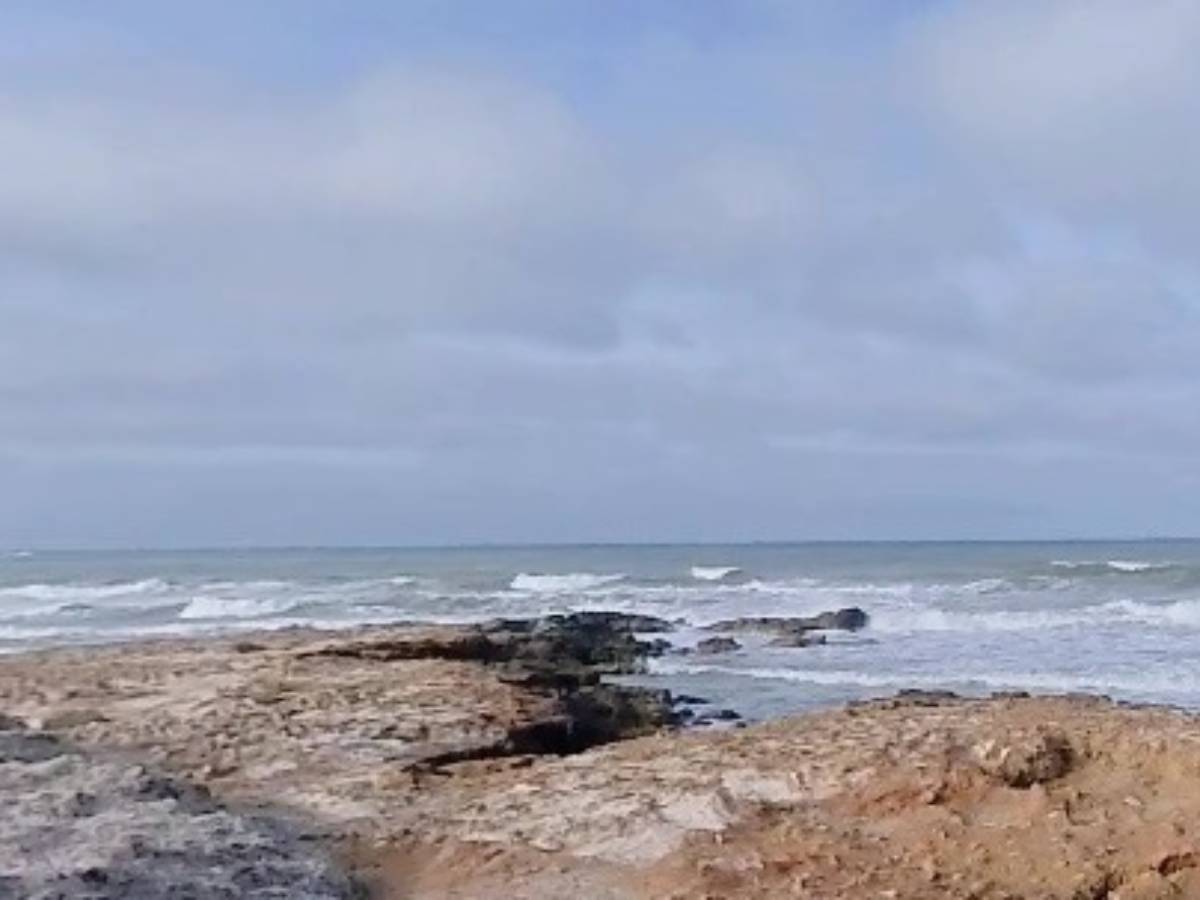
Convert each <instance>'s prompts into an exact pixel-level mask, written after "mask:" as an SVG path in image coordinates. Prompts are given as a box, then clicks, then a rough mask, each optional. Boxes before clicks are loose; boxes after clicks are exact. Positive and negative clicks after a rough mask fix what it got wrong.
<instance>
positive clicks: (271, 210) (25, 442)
mask: <svg viewBox="0 0 1200 900" xmlns="http://www.w3.org/2000/svg"><path fill="white" fill-rule="evenodd" d="M871 7H872V4H870V3H862V4H847V5H845V6H844V7H839V10H841V11H840V12H839V11H834V10H826V11H825V12H824V13H822V14H821V15H817V14H816V13H812V14H806V15H804V16H801V17H800V18H799V19H797V18H795V17H794V16H793V15H792V14H791V13H790V12H789V9H788V8H787V6H786V5H784V6H782V7H781V6H779V5H772V4H763V5H761V6H755V7H754V10H753V13H754V15H752V16H749V19H748V21H747V22H743V23H740V24H741V25H742V27H741V28H735V27H733V24H734V23H724V24H723V25H722V27H721V28H701V27H700V26H699V24H698V23H696V22H691V23H689V27H688V28H683V27H678V28H675V29H673V28H672V24H673V23H671V22H670V21H669V17H668V20H666V21H664V20H661V19H660V18H659V17H652V19H653V21H650V22H646V23H640V24H639V25H638V27H636V28H633V27H631V29H630V31H629V33H625V32H622V31H620V30H619V29H618V30H617V31H616V32H605V33H603V34H602V35H599V36H597V37H596V38H595V39H594V40H591V41H582V42H581V43H580V42H579V41H578V39H577V37H576V38H573V39H572V41H570V42H566V41H564V44H565V45H566V46H567V48H568V49H566V50H562V51H561V53H562V55H555V53H552V52H551V50H550V49H548V48H558V47H560V44H558V43H555V40H554V39H553V37H554V36H548V35H540V36H537V37H534V38H531V40H533V41H535V42H537V43H538V46H539V48H540V49H541V50H542V52H543V54H544V55H545V56H546V57H547V58H546V59H543V58H542V57H541V56H538V55H537V54H533V55H532V60H533V61H530V58H531V55H530V54H529V53H520V52H519V50H521V49H528V48H517V47H516V46H515V45H514V44H513V43H512V41H513V38H512V37H511V36H509V37H507V38H505V39H503V40H501V41H499V42H497V43H492V44H488V45H487V46H486V47H485V48H483V49H480V47H478V46H475V45H468V44H456V45H455V46H454V47H453V48H449V49H448V48H447V47H435V48H433V49H431V50H430V51H429V52H426V53H416V52H404V53H395V54H394V57H395V58H384V59H373V60H372V62H371V64H370V65H366V66H362V67H358V68H355V69H354V70H353V71H349V72H339V73H338V74H336V75H329V74H325V75H322V76H314V77H312V78H311V79H307V80H303V81H301V80H299V79H291V80H289V79H277V80H272V79H271V78H268V77H267V75H270V74H272V72H273V70H272V66H278V65H282V64H283V63H284V62H286V63H288V64H289V65H290V64H291V63H292V62H294V61H293V60H291V59H290V58H289V59H287V60H284V61H282V62H281V61H279V60H271V59H265V58H264V59H263V60H261V61H260V62H259V63H258V64H259V65H261V66H262V67H263V68H264V70H265V71H253V72H247V71H240V70H239V71H232V72H223V73H222V74H220V75H218V74H217V71H218V69H219V67H218V66H217V64H216V63H215V62H214V61H213V60H211V59H206V58H201V59H200V60H199V63H197V61H196V60H192V61H191V63H190V64H184V63H181V62H179V63H173V62H171V61H170V60H168V59H167V57H166V54H165V52H161V51H160V52H157V53H156V52H155V51H154V50H153V49H151V50H150V51H149V54H150V56H151V57H153V60H152V63H151V64H148V66H147V67H146V70H145V71H143V72H141V73H138V72H137V69H136V67H129V66H124V67H123V66H120V65H116V66H114V65H112V64H111V60H108V61H105V60H106V58H105V56H104V52H101V51H100V50H96V51H95V54H96V58H97V59H99V60H101V61H102V62H105V64H103V65H99V64H97V67H96V74H95V77H94V78H82V79H70V80H67V79H58V78H54V77H51V76H50V75H49V74H47V72H46V71H44V70H43V69H42V68H40V67H39V65H37V64H36V61H31V60H29V59H19V60H17V61H16V62H13V61H11V60H8V61H3V60H0V64H3V65H5V66H7V67H8V68H7V69H6V71H10V72H11V71H17V72H19V73H23V77H21V78H13V79H7V80H6V84H7V86H6V87H5V88H4V89H0V318H2V320H3V325H4V327H3V328H0V461H3V466H0V489H2V490H4V491H5V493H6V495H8V496H9V497H10V498H11V502H10V503H9V506H8V509H7V511H5V512H3V513H0V543H2V542H12V543H37V542H43V543H47V542H48V543H71V542H82V543H91V542H109V543H131V542H133V543H141V542H147V541H150V542H165V543H220V542H222V541H223V540H225V539H229V540H234V539H236V540H251V541H253V540H262V541H269V542H278V541H283V542H320V541H331V542H353V541H368V542H385V543H386V542H389V541H431V540H468V539H501V540H502V539H513V540H517V539H523V538H528V539H546V538H557V539H561V538H580V539H597V538H608V539H621V538H660V539H661V538H688V537H705V538H720V537H739V536H740V537H772V536H775V537H779V536H784V537H786V536H885V535H898V536H929V535H930V534H949V535H951V536H953V535H955V534H959V533H963V534H968V533H969V534H974V535H978V534H986V533H1001V534H1025V533H1029V532H1030V531H1031V530H1041V531H1042V532H1046V531H1055V532H1058V533H1062V532H1071V531H1097V530H1098V531H1109V532H1125V531H1128V530H1129V529H1131V528H1134V527H1135V526H1136V527H1138V528H1141V527H1146V528H1158V527H1161V528H1162V529H1163V530H1171V528H1175V529H1179V528H1184V529H1192V530H1195V529H1197V528H1200V521H1193V520H1192V519H1191V518H1189V516H1190V515H1192V514H1191V513H1190V512H1187V511H1183V512H1179V511H1174V510H1172V511H1169V512H1168V511H1165V507H1164V502H1165V501H1164V499H1163V498H1166V497H1170V496H1172V492H1173V491H1178V490H1180V489H1182V488H1181V486H1186V485H1191V484H1192V483H1193V481H1194V478H1195V475H1196V473H1195V472H1194V471H1192V470H1191V468H1190V467H1189V463H1188V460H1189V458H1191V456H1192V455H1194V453H1195V452H1196V451H1197V450H1200V427H1198V426H1196V425H1195V424H1194V423H1193V422H1192V421H1191V419H1192V417H1189V416H1187V415H1186V413H1185V412H1184V411H1185V410H1187V409H1189V408H1190V407H1191V406H1193V405H1194V404H1195V401H1196V399H1197V398H1196V391H1197V387H1198V386H1200V382H1197V375H1198V374H1200V373H1198V372H1197V364H1196V362H1195V361H1194V352H1193V348H1194V347H1195V346H1196V344H1197V339H1200V330H1198V327H1197V319H1196V308H1197V306H1196V298H1197V293H1196V291H1197V285H1198V284H1200V280H1198V279H1197V274H1196V271H1195V267H1194V263H1193V262H1192V261H1191V260H1190V258H1189V257H1188V255H1187V253H1186V252H1185V251H1186V250H1187V248H1188V246H1189V245H1188V243H1187V241H1188V239H1189V235H1190V234H1191V233H1192V232H1193V231H1194V227H1195V225H1196V224H1197V223H1196V222H1195V221H1194V217H1195V210H1196V209H1197V208H1200V206H1197V204H1196V202H1195V201H1197V200H1200V196H1197V193H1198V189H1197V184H1196V181H1195V179H1196V176H1195V174H1194V172H1193V171H1192V170H1193V168H1194V166H1193V165H1192V164H1191V156H1192V154H1191V153H1190V148H1191V146H1193V144H1194V139H1195V137H1196V136H1197V133H1196V132H1195V128H1196V126H1195V124H1194V123H1195V122H1196V121H1200V120H1197V119H1196V117H1195V116H1194V115H1192V113H1193V112H1194V110H1193V109H1192V107H1193V104H1194V103H1195V97H1196V96H1197V94H1196V91H1195V87H1196V86H1197V85H1198V84H1200V73H1198V72H1197V71H1196V63H1195V62H1194V60H1193V59H1192V54H1189V53H1187V52H1185V51H1186V49H1187V48H1188V47H1189V46H1190V44H1189V36H1191V35H1193V33H1194V31H1195V30H1196V29H1197V25H1198V21H1200V20H1198V17H1197V16H1196V15H1195V14H1194V13H1193V12H1192V10H1191V7H1190V5H1188V4H1182V3H1172V2H1166V0H1164V2H1162V3H1156V4H1147V5H1145V6H1138V7H1134V6H1131V5H1128V4H1123V3H1115V2H1114V3H1108V2H1100V3H1094V4H1083V3H1074V2H1064V3H1060V4H1058V3H1056V4H1037V3H1032V2H1030V3H1025V2H1014V3H981V4H974V5H971V6H965V7H960V6H953V7H943V6H940V5H931V6H930V7H929V8H923V7H922V8H920V9H914V10H909V11H908V12H906V13H905V14H903V15H901V14H899V13H897V12H896V11H895V9H894V8H891V7H889V9H891V10H892V11H891V12H889V13H888V14H887V15H880V16H876V15H867V14H866V13H867V12H870V11H871ZM875 11H876V12H878V10H875ZM560 24H561V23H560ZM676 24H677V23H676ZM46 27H48V28H51V30H53V28H55V27H58V26H46ZM247 27H248V28H252V27H254V23H247ZM531 27H532V26H531ZM547 27H549V26H547ZM572 34H575V32H572ZM336 38H337V35H333V36H331V40H335V39H336ZM263 39H264V41H266V37H265V36H263ZM103 40H104V38H102V37H98V36H97V35H95V34H92V33H91V32H89V31H88V30H87V29H86V28H76V29H72V30H71V39H70V42H69V43H71V45H72V46H75V45H76V44H78V43H79V42H82V43H84V44H86V45H88V46H97V42H102V41H103ZM151 46H152V47H153V45H151ZM266 46H274V45H271V44H269V42H266V43H264V47H266ZM1151 48H1154V49H1155V52H1154V53H1151V52H1150V51H1151ZM105 52H113V51H111V48H110V49H109V50H107V51H105ZM276 52H278V50H277V49H276ZM384 56H386V54H384ZM518 57H520V58H518ZM81 58H84V59H90V58H91V57H89V56H88V54H82V56H81ZM14 66H15V67H16V68H15V70H14V69H13V67H14ZM281 84H284V85H287V86H286V88H285V87H281V86H280V85H281ZM1089 472H1090V473H1092V476H1093V478H1092V480H1090V481H1089V479H1088V477H1087V476H1088V473H1089ZM1123 477H1127V478H1134V477H1136V478H1137V479H1139V480H1141V481H1142V482H1145V484H1144V488H1145V489H1144V491H1143V493H1142V495H1141V496H1142V498H1143V499H1138V497H1136V496H1134V497H1132V498H1127V499H1128V500H1129V503H1130V504H1132V505H1131V506H1129V510H1130V513H1129V517H1128V518H1126V517H1124V515H1123V514H1122V513H1121V510H1120V509H1118V508H1117V507H1116V506H1113V505H1111V504H1109V505H1105V503H1101V502H1100V500H1098V499H1096V498H1094V497H1092V494H1091V492H1093V491H1096V490H1101V491H1110V492H1111V491H1113V490H1114V489H1113V487H1112V485H1113V483H1114V482H1116V481H1119V480H1120V479H1121V478H1123ZM1101 479H1103V481H1104V486H1103V488H1101V487H1099V481H1100V480H1101ZM1121 496H1122V497H1125V493H1124V492H1122V493H1121ZM297 498H299V499H297ZM304 498H307V499H304ZM123 503H127V504H128V505H129V506H130V508H131V509H132V510H133V512H132V513H131V514H130V516H129V517H128V518H127V519H122V520H121V521H114V520H112V519H111V510H112V509H113V508H114V507H115V506H117V505H121V504H123ZM1106 503H1107V501H1106ZM272 510H274V511H272ZM1114 510H1115V511H1114ZM183 511H186V512H183ZM284 511H286V512H284ZM67 516H70V517H71V521H72V522H73V523H74V524H73V525H72V526H71V527H70V528H67V527H65V526H64V525H63V524H62V523H63V522H64V520H65V517H67ZM1156 517H1157V518H1156ZM235 518H236V519H237V521H238V522H240V523H241V524H239V525H236V526H235V525H233V524H231V523H232V521H233V519H235ZM1156 522H1161V523H1162V524H1161V525H1155V523H1156ZM1168 526H1169V527H1168Z"/></svg>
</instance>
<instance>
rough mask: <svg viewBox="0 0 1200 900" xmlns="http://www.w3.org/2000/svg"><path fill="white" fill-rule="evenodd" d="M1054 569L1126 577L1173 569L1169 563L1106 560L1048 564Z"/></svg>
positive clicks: (1061, 560) (1056, 561)
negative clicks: (1100, 572)
mask: <svg viewBox="0 0 1200 900" xmlns="http://www.w3.org/2000/svg"><path fill="white" fill-rule="evenodd" d="M1050 565H1051V566H1053V567H1054V568H1056V569H1068V570H1072V571H1081V570H1082V571H1088V570H1091V571H1108V572H1123V573H1125V574H1127V575H1137V574H1140V573H1142V572H1159V571H1162V570H1163V569H1170V568H1173V567H1174V565H1175V564H1174V563H1170V562H1150V561H1147V560H1140V559H1106V560H1099V561H1098V560H1086V559H1084V560H1073V559H1056V560H1053V561H1052V562H1051V563H1050Z"/></svg>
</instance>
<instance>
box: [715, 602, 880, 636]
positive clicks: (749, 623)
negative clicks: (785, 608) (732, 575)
mask: <svg viewBox="0 0 1200 900" xmlns="http://www.w3.org/2000/svg"><path fill="white" fill-rule="evenodd" d="M868 621H869V617H868V616H867V614H866V613H865V612H863V611H862V610H861V609H859V608H858V607H857V606H851V607H847V608H846V609H839V610H833V611H830V612H823V613H821V614H820V615H817V616H747V617H742V618H737V619H726V620H724V621H721V622H714V623H713V624H712V625H709V626H708V629H707V630H709V631H723V632H733V633H737V632H743V631H759V632H763V633H766V634H793V633H797V632H805V631H858V630H859V629H861V628H865V627H866V626H867V622H868Z"/></svg>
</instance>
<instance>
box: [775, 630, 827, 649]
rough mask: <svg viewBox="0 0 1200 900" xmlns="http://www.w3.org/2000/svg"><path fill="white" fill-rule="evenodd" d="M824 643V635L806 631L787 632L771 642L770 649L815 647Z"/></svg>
mask: <svg viewBox="0 0 1200 900" xmlns="http://www.w3.org/2000/svg"><path fill="white" fill-rule="evenodd" d="M824 643H825V635H823V634H813V633H811V632H808V631H789V632H788V633H786V634H781V635H779V636H778V637H775V638H773V639H772V640H771V644H770V645H771V646H772V647H817V646H820V645H821V644H824Z"/></svg>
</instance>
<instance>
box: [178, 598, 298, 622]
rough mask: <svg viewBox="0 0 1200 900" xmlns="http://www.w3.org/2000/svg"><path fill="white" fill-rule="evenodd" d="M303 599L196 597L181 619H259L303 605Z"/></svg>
mask: <svg viewBox="0 0 1200 900" xmlns="http://www.w3.org/2000/svg"><path fill="white" fill-rule="evenodd" d="M304 602H305V598H303V597H195V598H194V599H192V601H191V602H190V603H188V605H187V606H185V607H184V608H183V609H182V610H180V612H179V618H181V619H257V618H263V617H267V616H275V615H279V614H280V613H284V612H288V611H289V610H293V609H296V608H297V607H298V606H301V605H303V604H304Z"/></svg>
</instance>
